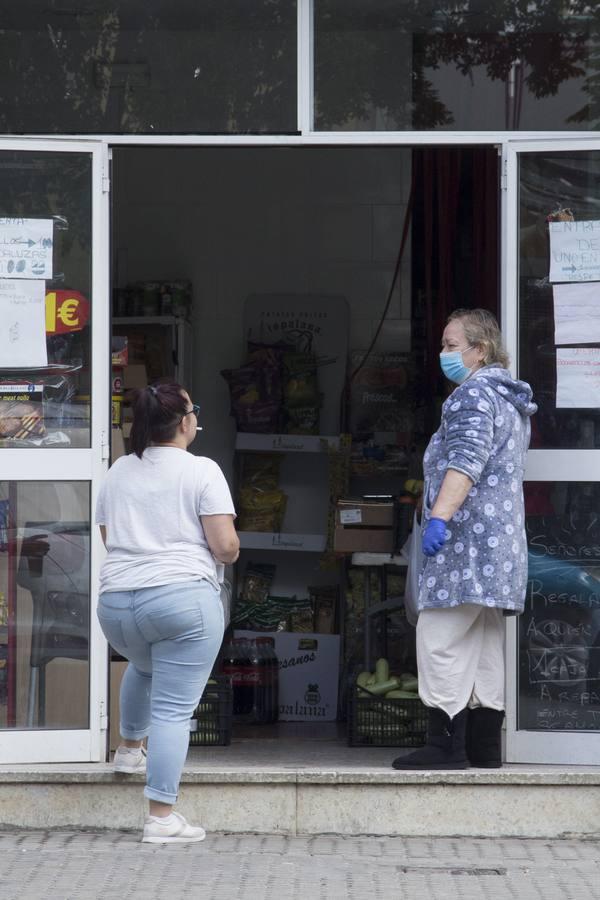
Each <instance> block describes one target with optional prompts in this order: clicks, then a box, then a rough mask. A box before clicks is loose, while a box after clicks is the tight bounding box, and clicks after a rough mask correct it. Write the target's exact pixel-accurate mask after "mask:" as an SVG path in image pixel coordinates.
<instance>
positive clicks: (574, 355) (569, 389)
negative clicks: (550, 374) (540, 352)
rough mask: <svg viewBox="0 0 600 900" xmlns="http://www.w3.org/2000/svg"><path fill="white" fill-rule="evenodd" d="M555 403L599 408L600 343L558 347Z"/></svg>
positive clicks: (563, 407)
mask: <svg viewBox="0 0 600 900" xmlns="http://www.w3.org/2000/svg"><path fill="white" fill-rule="evenodd" d="M556 407H557V409H583V408H585V409H592V408H595V409H598V408H600V347H573V348H568V349H567V348H561V349H558V350H557V351H556Z"/></svg>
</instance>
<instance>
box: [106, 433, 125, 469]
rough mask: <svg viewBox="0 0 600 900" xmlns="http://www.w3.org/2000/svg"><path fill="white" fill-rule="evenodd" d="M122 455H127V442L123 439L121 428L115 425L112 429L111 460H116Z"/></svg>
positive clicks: (112, 461)
mask: <svg viewBox="0 0 600 900" xmlns="http://www.w3.org/2000/svg"><path fill="white" fill-rule="evenodd" d="M120 456H125V442H124V440H123V432H122V431H121V429H120V428H116V427H114V426H113V428H112V429H111V441H110V462H111V465H112V463H114V462H116V460H117V459H119V457H120Z"/></svg>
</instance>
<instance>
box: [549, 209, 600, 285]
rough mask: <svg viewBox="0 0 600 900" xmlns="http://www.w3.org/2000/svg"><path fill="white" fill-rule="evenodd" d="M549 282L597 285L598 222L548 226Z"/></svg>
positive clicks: (599, 271)
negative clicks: (590, 283) (575, 282)
mask: <svg viewBox="0 0 600 900" xmlns="http://www.w3.org/2000/svg"><path fill="white" fill-rule="evenodd" d="M548 228H549V230H550V281H551V282H553V283H560V282H570V281H600V221H598V220H595V219H586V220H584V221H582V222H550V223H549V224H548Z"/></svg>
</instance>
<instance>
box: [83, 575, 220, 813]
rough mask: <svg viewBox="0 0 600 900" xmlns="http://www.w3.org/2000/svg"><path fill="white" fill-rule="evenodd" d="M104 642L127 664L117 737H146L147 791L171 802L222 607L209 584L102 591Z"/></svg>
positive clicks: (100, 611)
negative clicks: (119, 735) (119, 731)
mask: <svg viewBox="0 0 600 900" xmlns="http://www.w3.org/2000/svg"><path fill="white" fill-rule="evenodd" d="M98 619H99V621H100V625H101V626H102V631H103V632H104V634H105V636H106V639H107V640H108V642H109V643H110V644H111V646H112V647H114V649H115V650H117V651H118V652H119V653H120V654H121V655H122V656H124V657H125V658H126V659H128V660H129V665H128V666H127V669H126V671H125V675H124V676H123V681H122V682H121V722H120V729H121V736H122V737H124V738H126V739H128V740H132V741H136V740H140V739H141V738H144V737H146V736H148V760H147V775H146V788H145V790H144V794H145V795H146V797H148V798H149V799H150V800H157V801H158V802H159V803H170V804H172V803H175V801H176V800H177V790H178V787H179V780H180V778H181V772H182V770H183V765H184V763H185V758H186V755H187V750H188V745H189V736H190V718H191V715H192V713H193V711H194V709H195V708H196V706H197V704H198V701H199V700H200V697H201V696H202V692H203V691H204V688H205V686H206V682H207V681H208V678H209V675H210V672H211V669H212V667H213V664H214V662H215V659H216V657H217V653H218V652H219V647H220V646H221V641H222V640H223V606H222V604H221V601H220V599H219V592H218V591H217V590H216V589H215V588H214V587H213V585H212V584H210V582H208V581H187V582H181V583H177V584H165V585H161V586H160V587H151V588H142V589H140V590H137V591H106V592H105V593H103V594H101V595H100V600H99V602H98Z"/></svg>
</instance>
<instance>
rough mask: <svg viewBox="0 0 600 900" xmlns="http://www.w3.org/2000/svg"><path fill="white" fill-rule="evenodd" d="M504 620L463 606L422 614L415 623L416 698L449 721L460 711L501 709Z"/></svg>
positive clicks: (494, 612) (496, 614)
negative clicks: (435, 708) (417, 675)
mask: <svg viewBox="0 0 600 900" xmlns="http://www.w3.org/2000/svg"><path fill="white" fill-rule="evenodd" d="M504 632H505V628H504V616H503V614H502V610H501V609H490V608H489V607H486V606H477V605H476V604H472V603H468V604H467V603H465V604H463V605H462V606H453V607H450V608H448V609H425V610H422V611H421V612H420V613H419V619H418V622H417V665H418V669H419V696H420V697H421V700H422V701H423V703H424V704H425V705H426V706H434V707H437V708H438V709H443V710H444V712H445V713H447V714H448V715H449V716H450V718H454V716H455V715H456V714H457V713H459V712H460V711H461V709H464V708H465V707H466V706H469V707H470V708H473V707H476V706H485V707H487V708H488V709H504Z"/></svg>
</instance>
